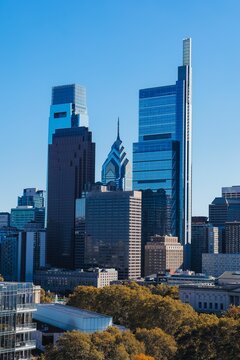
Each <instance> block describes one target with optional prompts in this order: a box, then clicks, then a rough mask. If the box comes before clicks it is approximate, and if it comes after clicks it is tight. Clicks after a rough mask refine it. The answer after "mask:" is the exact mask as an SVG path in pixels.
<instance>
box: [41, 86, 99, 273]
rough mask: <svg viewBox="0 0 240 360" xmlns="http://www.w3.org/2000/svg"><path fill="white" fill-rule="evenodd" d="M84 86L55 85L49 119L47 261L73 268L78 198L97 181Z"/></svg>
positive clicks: (93, 144) (55, 265)
mask: <svg viewBox="0 0 240 360" xmlns="http://www.w3.org/2000/svg"><path fill="white" fill-rule="evenodd" d="M85 126H87V108H86V96H85V89H84V88H82V87H81V86H79V85H66V86H60V87H54V88H53V92H52V105H51V109H50V119H49V145H48V183H47V193H48V195H47V198H48V200H47V205H48V207H47V263H48V264H50V265H51V266H54V267H61V268H70V269H71V268H74V267H75V264H74V251H75V200H76V199H77V198H80V197H81V194H82V192H83V191H86V190H87V188H88V187H89V186H90V185H91V184H93V183H94V181H95V143H93V142H92V133H91V132H90V131H89V130H88V128H87V127H85Z"/></svg>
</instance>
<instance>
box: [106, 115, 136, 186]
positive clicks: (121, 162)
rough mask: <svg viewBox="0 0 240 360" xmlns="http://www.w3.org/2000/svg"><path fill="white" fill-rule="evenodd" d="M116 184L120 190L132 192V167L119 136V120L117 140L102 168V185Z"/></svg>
mask: <svg viewBox="0 0 240 360" xmlns="http://www.w3.org/2000/svg"><path fill="white" fill-rule="evenodd" d="M110 182H112V183H113V184H115V186H116V188H117V189H118V190H125V191H128V190H132V167H131V165H130V162H129V160H128V159H127V156H126V152H125V150H124V146H123V145H122V140H121V139H120V135H119V119H118V130H117V139H116V140H115V141H114V143H113V145H112V147H111V151H110V153H109V154H108V157H107V159H106V160H105V162H104V164H103V166H102V183H103V185H107V184H109V183H110Z"/></svg>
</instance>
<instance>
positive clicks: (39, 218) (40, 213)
mask: <svg viewBox="0 0 240 360" xmlns="http://www.w3.org/2000/svg"><path fill="white" fill-rule="evenodd" d="M32 221H34V222H37V223H39V224H40V226H41V228H42V229H43V228H44V222H45V208H43V207H41V208H38V207H33V206H17V207H16V208H13V209H11V216H10V225H11V226H12V227H16V228H17V229H19V230H23V229H24V228H25V226H26V225H27V224H28V223H30V222H32Z"/></svg>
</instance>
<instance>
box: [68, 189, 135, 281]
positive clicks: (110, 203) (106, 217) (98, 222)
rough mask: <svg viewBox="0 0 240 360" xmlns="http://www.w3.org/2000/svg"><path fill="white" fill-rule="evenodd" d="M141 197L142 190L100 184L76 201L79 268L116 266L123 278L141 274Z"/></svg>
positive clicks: (120, 276)
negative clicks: (121, 189) (81, 256)
mask: <svg viewBox="0 0 240 360" xmlns="http://www.w3.org/2000/svg"><path fill="white" fill-rule="evenodd" d="M141 200H142V194H141V192H140V191H109V190H108V188H107V187H106V186H101V185H97V186H96V187H95V189H94V190H93V191H91V192H89V193H87V194H86V195H85V197H84V198H81V199H78V200H77V201H76V223H79V222H81V224H82V225H81V229H79V231H78V233H77V234H76V239H75V242H76V256H77V260H76V263H78V265H79V266H78V268H82V267H85V268H86V269H87V268H90V267H100V268H102V267H103V268H115V269H116V270H117V271H118V276H119V278H120V279H136V278H138V277H139V276H140V275H141ZM81 254H82V255H83V254H84V258H82V259H81V258H80V255H81Z"/></svg>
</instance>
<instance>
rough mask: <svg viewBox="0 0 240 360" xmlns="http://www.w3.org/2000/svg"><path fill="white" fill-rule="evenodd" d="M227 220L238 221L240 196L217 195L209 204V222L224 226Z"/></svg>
mask: <svg viewBox="0 0 240 360" xmlns="http://www.w3.org/2000/svg"><path fill="white" fill-rule="evenodd" d="M227 221H240V198H234V197H229V198H227V197H218V198H215V199H214V200H213V202H212V203H211V204H210V205H209V222H210V223H211V224H213V225H214V226H219V227H220V226H222V227H223V226H224V225H225V223H226V222H227Z"/></svg>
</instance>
